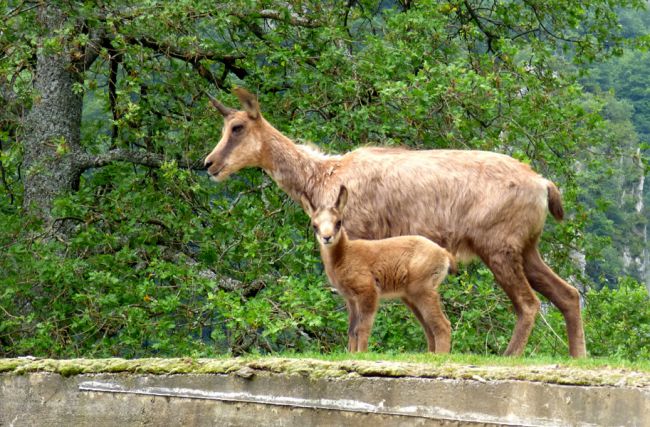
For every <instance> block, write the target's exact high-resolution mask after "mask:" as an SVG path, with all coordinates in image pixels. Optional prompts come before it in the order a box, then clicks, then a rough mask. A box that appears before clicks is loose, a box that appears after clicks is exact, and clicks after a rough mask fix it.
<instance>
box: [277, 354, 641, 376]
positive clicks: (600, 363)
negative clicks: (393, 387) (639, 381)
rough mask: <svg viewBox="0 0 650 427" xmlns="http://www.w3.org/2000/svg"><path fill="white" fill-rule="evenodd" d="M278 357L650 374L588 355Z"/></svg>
mask: <svg viewBox="0 0 650 427" xmlns="http://www.w3.org/2000/svg"><path fill="white" fill-rule="evenodd" d="M277 357H287V358H296V359H304V358H309V359H319V360H324V361H332V362H339V361H344V360H367V361H393V362H408V363H427V364H434V365H437V364H443V363H456V364H462V365H473V366H539V365H561V366H568V367H573V368H576V369H580V368H582V369H599V368H618V369H629V370H633V371H639V372H648V373H650V361H629V360H624V359H614V358H602V357H597V358H594V357H588V358H584V359H572V358H570V357H568V356H567V357H550V356H535V357H505V356H485V355H478V354H444V355H442V354H431V353H354V354H351V353H331V354H320V353H284V354H279V355H277Z"/></svg>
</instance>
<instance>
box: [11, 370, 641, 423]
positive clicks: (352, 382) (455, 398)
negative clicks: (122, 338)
mask: <svg viewBox="0 0 650 427" xmlns="http://www.w3.org/2000/svg"><path fill="white" fill-rule="evenodd" d="M188 363H191V362H188ZM364 363H365V364H366V365H364V366H365V367H366V368H368V369H369V367H370V366H371V365H372V364H375V365H381V362H364ZM262 365H263V364H262ZM52 366H54V364H53V365H52ZM140 366H141V367H142V366H144V365H143V364H141V365H140ZM170 366H171V365H170ZM232 366H237V367H238V368H237V370H233V371H231V372H230V373H200V374H197V373H189V372H187V373H178V374H172V375H169V374H165V373H164V372H160V373H158V374H151V373H138V372H133V371H129V372H121V373H105V372H104V373H101V372H100V373H74V372H69V371H68V372H66V375H67V376H65V375H61V374H60V373H58V372H57V370H56V369H49V370H51V371H54V372H44V371H43V369H41V370H37V371H33V370H30V369H23V370H22V371H21V370H20V369H13V370H8V369H5V373H0V426H3V427H4V426H57V425H71V426H72V425H74V426H90V425H92V426H94V427H99V426H114V425H119V426H144V425H156V426H157V425H183V426H204V425H205V426H208V425H219V426H256V425H265V426H311V425H319V426H328V425H331V426H334V425H336V426H341V425H373V426H374V427H381V426H397V425H400V426H403V425H443V426H452V425H534V426H557V425H585V426H588V425H594V426H614V425H621V426H650V387H648V386H637V387H630V386H623V385H622V384H625V382H624V381H621V380H619V384H621V385H620V386H616V385H606V386H576V385H559V384H549V383H544V382H533V381H521V380H512V379H508V380H486V379H484V378H482V377H479V376H475V379H457V378H456V379H452V378H440V377H438V378H435V377H425V378H421V377H416V376H408V375H404V376H396V375H390V376H384V375H382V374H381V373H382V370H381V369H380V368H379V366H375V370H374V372H376V373H375V374H374V375H373V374H367V373H366V374H364V376H361V375H359V374H358V373H355V372H348V373H349V374H348V375H343V376H341V375H339V373H338V372H337V371H335V370H334V371H333V372H334V373H335V374H334V375H327V374H322V373H320V374H319V375H313V372H312V371H310V370H309V369H304V370H302V371H301V370H295V371H294V372H293V373H289V372H286V371H285V372H282V370H278V369H276V370H274V369H260V364H259V363H257V364H256V362H250V363H247V364H246V365H245V366H243V367H242V366H241V365H232ZM274 366H275V365H274ZM307 366H309V363H307ZM112 369H113V368H112ZM143 369H144V368H143ZM174 369H178V368H174ZM312 369H314V368H312ZM47 370H48V369H46V371H47ZM144 370H146V369H144ZM136 371H137V370H136ZM628 374H630V375H632V376H633V377H634V376H635V373H632V372H631V373H628ZM644 375H647V374H644ZM636 377H638V375H636Z"/></svg>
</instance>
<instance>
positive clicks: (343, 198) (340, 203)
mask: <svg viewBox="0 0 650 427" xmlns="http://www.w3.org/2000/svg"><path fill="white" fill-rule="evenodd" d="M347 202H348V189H347V188H345V185H341V188H340V189H339V196H338V198H337V199H336V205H334V207H335V208H336V210H337V211H339V212H343V208H344V207H345V204H346V203H347Z"/></svg>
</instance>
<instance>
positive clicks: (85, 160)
mask: <svg viewBox="0 0 650 427" xmlns="http://www.w3.org/2000/svg"><path fill="white" fill-rule="evenodd" d="M166 160H168V158H167V157H165V156H164V155H162V154H158V153H151V152H149V151H143V150H125V149H122V148H116V149H113V150H109V151H107V152H105V153H102V154H98V155H95V156H93V155H90V154H87V153H82V154H79V156H78V157H77V165H78V168H79V169H81V170H82V171H84V170H86V169H90V168H98V167H102V166H106V165H108V164H110V163H113V162H129V163H133V164H136V165H143V166H149V167H152V168H159V167H161V166H162V165H163V163H164V162H165V161H166ZM178 166H179V167H180V168H184V169H191V170H203V169H205V167H204V166H203V161H202V160H201V159H200V160H186V161H181V162H178Z"/></svg>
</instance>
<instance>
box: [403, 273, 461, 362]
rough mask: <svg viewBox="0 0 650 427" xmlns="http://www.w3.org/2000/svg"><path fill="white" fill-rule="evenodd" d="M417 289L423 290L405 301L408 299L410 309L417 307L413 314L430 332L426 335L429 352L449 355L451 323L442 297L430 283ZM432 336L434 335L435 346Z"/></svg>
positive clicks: (427, 282)
mask: <svg viewBox="0 0 650 427" xmlns="http://www.w3.org/2000/svg"><path fill="white" fill-rule="evenodd" d="M415 288H417V289H421V291H419V292H417V293H413V294H410V295H408V296H406V297H405V299H407V301H408V303H407V305H409V307H410V306H411V305H413V306H414V307H415V310H413V313H414V314H415V315H416V317H418V320H420V323H421V324H422V327H424V329H425V332H426V331H428V332H426V333H427V340H428V341H429V351H435V352H436V353H449V351H450V350H451V323H450V322H449V319H447V316H445V313H444V311H443V310H442V305H441V301H440V295H439V294H438V292H437V291H436V290H435V289H434V288H433V284H432V283H431V282H429V281H426V282H425V283H423V284H422V286H415ZM418 312H419V316H418ZM430 335H433V342H434V344H433V346H432V345H431V338H430Z"/></svg>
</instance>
